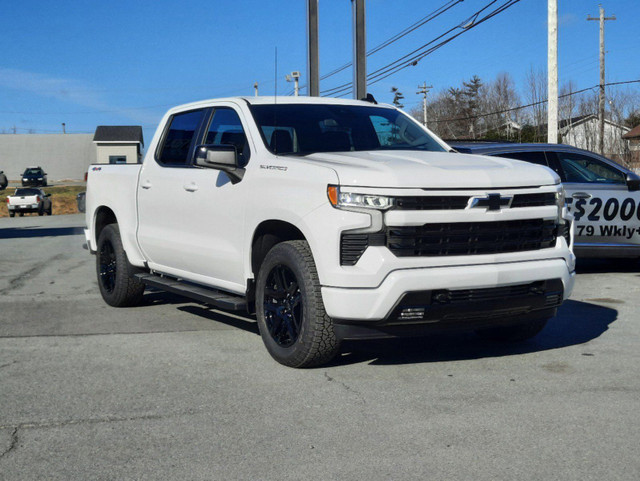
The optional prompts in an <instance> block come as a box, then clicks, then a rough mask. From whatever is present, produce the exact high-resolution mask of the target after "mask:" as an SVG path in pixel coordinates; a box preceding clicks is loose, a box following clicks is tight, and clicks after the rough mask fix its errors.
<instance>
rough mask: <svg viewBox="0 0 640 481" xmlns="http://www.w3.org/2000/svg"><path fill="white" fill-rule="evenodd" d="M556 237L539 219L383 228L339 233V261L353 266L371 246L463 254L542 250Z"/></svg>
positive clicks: (409, 253)
mask: <svg viewBox="0 0 640 481" xmlns="http://www.w3.org/2000/svg"><path fill="white" fill-rule="evenodd" d="M557 236H558V225H557V224H556V222H555V221H553V220H543V219H529V220H514V221H499V222H459V223H438V224H425V225H423V226H418V227H387V229H386V230H385V231H384V232H380V233H375V234H342V238H341V242H340V264H341V265H343V266H353V265H355V264H356V263H357V262H358V260H359V259H360V257H361V256H362V254H364V251H365V250H366V249H367V247H369V246H372V245H377V246H386V247H387V248H388V249H389V250H390V251H391V252H392V253H393V254H394V255H396V256H397V257H427V256H434V257H435V256H463V255H481V254H503V253H508V252H522V251H531V250H539V249H546V248H548V247H553V246H554V245H555V243H556V238H557Z"/></svg>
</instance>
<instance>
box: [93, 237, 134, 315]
mask: <svg viewBox="0 0 640 481" xmlns="http://www.w3.org/2000/svg"><path fill="white" fill-rule="evenodd" d="M134 271H135V268H134V267H132V266H131V264H129V260H128V259H127V254H126V252H125V251H124V247H123V246H122V240H121V239H120V229H119V228H118V225H117V224H109V225H108V226H106V227H105V228H104V229H103V230H102V232H101V233H100V237H99V239H98V246H97V253H96V274H97V276H98V286H99V287H100V294H102V298H103V299H104V301H105V302H106V303H107V304H109V305H110V306H113V307H130V306H137V305H139V304H140V303H141V302H142V295H143V293H144V284H143V283H142V282H140V281H139V280H138V279H137V278H136V277H134V275H133V274H134Z"/></svg>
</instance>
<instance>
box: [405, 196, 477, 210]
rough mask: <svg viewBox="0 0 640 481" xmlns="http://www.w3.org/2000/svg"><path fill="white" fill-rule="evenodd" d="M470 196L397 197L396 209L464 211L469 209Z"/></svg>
mask: <svg viewBox="0 0 640 481" xmlns="http://www.w3.org/2000/svg"><path fill="white" fill-rule="evenodd" d="M468 202H469V196H466V195H465V196H460V195H445V196H417V197H396V198H395V208H396V209H399V210H453V209H459V210H462V209H464V208H465V207H467V203H468Z"/></svg>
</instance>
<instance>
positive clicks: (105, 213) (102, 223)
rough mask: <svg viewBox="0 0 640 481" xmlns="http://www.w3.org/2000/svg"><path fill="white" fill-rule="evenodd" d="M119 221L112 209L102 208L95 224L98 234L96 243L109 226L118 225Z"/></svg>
mask: <svg viewBox="0 0 640 481" xmlns="http://www.w3.org/2000/svg"><path fill="white" fill-rule="evenodd" d="M117 223H118V219H116V215H115V214H114V213H113V211H112V210H111V209H109V208H108V207H100V208H99V209H98V212H97V213H96V220H95V222H94V230H95V232H96V242H98V239H99V238H100V233H101V232H102V229H104V228H105V227H106V226H108V225H109V224H117Z"/></svg>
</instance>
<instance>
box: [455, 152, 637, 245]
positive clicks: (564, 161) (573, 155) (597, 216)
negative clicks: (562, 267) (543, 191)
mask: <svg viewBox="0 0 640 481" xmlns="http://www.w3.org/2000/svg"><path fill="white" fill-rule="evenodd" d="M451 146H452V147H453V148H455V149H456V150H457V151H458V152H464V153H472V154H482V155H489V156H495V157H506V158H509V159H517V160H524V161H526V162H530V163H533V164H539V165H544V166H547V167H549V168H551V169H552V170H553V171H555V172H556V173H557V174H558V175H559V176H560V178H561V179H562V183H563V185H564V190H565V192H566V201H567V205H568V207H569V210H570V211H571V213H572V214H573V216H574V218H575V224H576V237H575V244H574V250H575V253H576V255H577V256H578V257H640V177H639V176H638V175H636V174H635V173H634V172H632V171H631V170H629V169H627V168H625V167H623V166H621V165H620V164H618V163H616V162H614V161H613V160H610V159H607V158H606V157H602V156H601V155H598V154H595V153H593V152H589V151H586V150H582V149H578V148H576V147H571V146H569V145H562V144H517V143H492V142H491V143H487V142H463V143H455V142H452V143H451Z"/></svg>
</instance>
